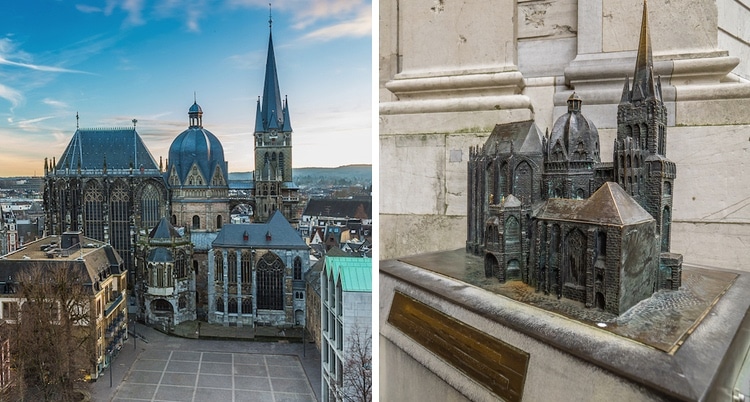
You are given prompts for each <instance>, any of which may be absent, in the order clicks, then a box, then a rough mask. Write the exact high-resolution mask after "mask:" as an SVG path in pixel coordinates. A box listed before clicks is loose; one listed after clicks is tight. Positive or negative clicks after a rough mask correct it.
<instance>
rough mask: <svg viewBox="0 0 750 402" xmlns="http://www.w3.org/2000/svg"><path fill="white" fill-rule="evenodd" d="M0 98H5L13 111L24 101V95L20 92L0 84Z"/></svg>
mask: <svg viewBox="0 0 750 402" xmlns="http://www.w3.org/2000/svg"><path fill="white" fill-rule="evenodd" d="M0 98H3V99H5V100H7V101H8V102H10V104H11V110H12V109H15V108H16V107H17V106H18V105H20V104H21V103H22V102H23V99H24V98H23V95H22V94H21V93H20V92H18V91H16V90H15V89H13V88H10V87H7V86H5V85H3V84H0Z"/></svg>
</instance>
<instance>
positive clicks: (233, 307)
mask: <svg viewBox="0 0 750 402" xmlns="http://www.w3.org/2000/svg"><path fill="white" fill-rule="evenodd" d="M227 307H229V308H228V309H227V313H229V314H237V299H235V298H234V297H232V298H230V299H229V305H228V306H227Z"/></svg>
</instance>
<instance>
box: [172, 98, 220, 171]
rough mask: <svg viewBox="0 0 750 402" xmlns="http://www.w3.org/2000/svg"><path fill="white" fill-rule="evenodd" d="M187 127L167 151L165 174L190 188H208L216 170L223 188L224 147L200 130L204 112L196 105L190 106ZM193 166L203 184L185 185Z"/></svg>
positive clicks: (207, 133) (212, 136)
mask: <svg viewBox="0 0 750 402" xmlns="http://www.w3.org/2000/svg"><path fill="white" fill-rule="evenodd" d="M188 115H189V116H190V127H188V129H187V130H185V131H183V132H182V133H181V134H180V135H178V136H177V138H175V139H174V141H172V145H171V146H170V147H169V166H168V167H167V169H168V172H169V173H170V174H172V172H175V173H176V174H177V177H178V178H179V181H180V183H182V184H183V185H185V184H193V185H200V184H204V185H209V183H210V182H211V179H212V177H213V176H214V172H215V171H216V167H217V166H218V167H219V168H220V169H221V173H222V176H223V178H224V184H226V183H227V182H228V180H227V162H226V161H225V160H224V147H222V145H221V142H220V141H219V139H218V138H216V136H215V135H213V134H212V133H211V132H210V131H208V130H206V129H205V128H203V124H202V121H201V120H202V115H203V111H202V109H201V107H200V106H199V105H198V104H197V103H193V105H192V106H191V107H190V110H189V112H188ZM193 166H196V168H197V169H198V171H199V173H200V174H201V176H202V180H201V182H202V183H199V182H195V183H188V180H187V176H188V175H189V174H190V173H191V170H192V168H193Z"/></svg>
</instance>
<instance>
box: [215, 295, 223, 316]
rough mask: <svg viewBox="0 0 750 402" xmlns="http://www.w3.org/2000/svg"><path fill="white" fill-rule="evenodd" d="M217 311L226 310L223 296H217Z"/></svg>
mask: <svg viewBox="0 0 750 402" xmlns="http://www.w3.org/2000/svg"><path fill="white" fill-rule="evenodd" d="M216 311H218V312H220V313H223V312H224V298H223V297H217V298H216Z"/></svg>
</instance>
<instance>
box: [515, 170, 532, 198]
mask: <svg viewBox="0 0 750 402" xmlns="http://www.w3.org/2000/svg"><path fill="white" fill-rule="evenodd" d="M533 183H534V178H533V171H532V169H531V165H529V163H528V162H526V161H523V162H521V163H519V164H518V166H516V170H515V175H514V177H513V194H514V195H515V196H516V197H518V199H519V200H521V202H522V203H524V204H530V203H531V194H532V193H533V191H534V189H533Z"/></svg>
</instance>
